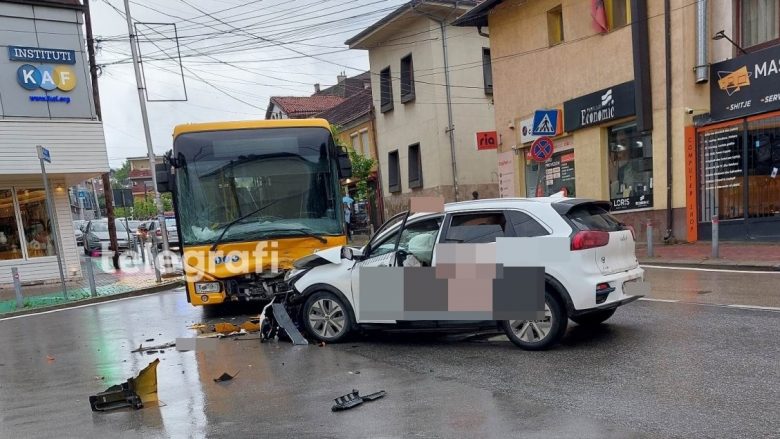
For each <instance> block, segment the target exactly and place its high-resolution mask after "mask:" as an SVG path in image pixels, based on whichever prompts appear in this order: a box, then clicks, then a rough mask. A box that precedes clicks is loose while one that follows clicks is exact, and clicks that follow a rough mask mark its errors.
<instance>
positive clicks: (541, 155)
mask: <svg viewBox="0 0 780 439" xmlns="http://www.w3.org/2000/svg"><path fill="white" fill-rule="evenodd" d="M554 151H555V147H554V145H553V141H552V139H551V138H549V137H540V138H538V139H536V140H534V143H532V144H531V158H532V159H533V160H534V161H537V162H540V163H543V162H546V161H547V160H549V159H550V157H552V155H553V152H554Z"/></svg>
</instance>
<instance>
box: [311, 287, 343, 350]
mask: <svg viewBox="0 0 780 439" xmlns="http://www.w3.org/2000/svg"><path fill="white" fill-rule="evenodd" d="M303 325H304V327H305V328H306V332H308V333H309V334H310V335H311V336H312V337H314V338H315V339H317V341H324V342H327V343H336V342H339V341H341V340H343V339H344V337H346V335H347V334H349V332H350V331H351V330H352V319H351V317H350V315H349V312H348V311H347V306H346V304H344V302H343V301H342V300H341V299H340V298H339V297H338V296H336V295H335V294H333V293H330V292H328V291H319V292H316V293H314V294H312V295H311V296H309V298H308V299H307V300H306V303H305V304H304V305H303Z"/></svg>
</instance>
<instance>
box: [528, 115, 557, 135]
mask: <svg viewBox="0 0 780 439" xmlns="http://www.w3.org/2000/svg"><path fill="white" fill-rule="evenodd" d="M560 113H561V111H560V110H536V112H535V113H534V123H533V129H532V130H531V134H533V135H536V136H555V135H558V134H560V133H561V127H560V125H559V124H560V122H561V117H560Z"/></svg>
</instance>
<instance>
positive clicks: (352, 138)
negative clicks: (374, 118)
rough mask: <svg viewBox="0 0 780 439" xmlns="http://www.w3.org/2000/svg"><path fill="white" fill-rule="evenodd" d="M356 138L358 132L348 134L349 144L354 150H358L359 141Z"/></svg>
mask: <svg viewBox="0 0 780 439" xmlns="http://www.w3.org/2000/svg"><path fill="white" fill-rule="evenodd" d="M358 142H359V139H358V133H352V134H350V135H349V144H350V146H352V149H353V150H354V151H355V152H360V143H358Z"/></svg>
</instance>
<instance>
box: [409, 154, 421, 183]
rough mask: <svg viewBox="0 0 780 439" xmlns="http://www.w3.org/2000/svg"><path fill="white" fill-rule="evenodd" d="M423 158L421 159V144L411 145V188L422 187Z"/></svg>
mask: <svg viewBox="0 0 780 439" xmlns="http://www.w3.org/2000/svg"><path fill="white" fill-rule="evenodd" d="M422 185H423V179H422V157H420V144H419V143H415V144H414V145H409V187H410V188H412V189H413V188H418V187H422Z"/></svg>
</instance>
